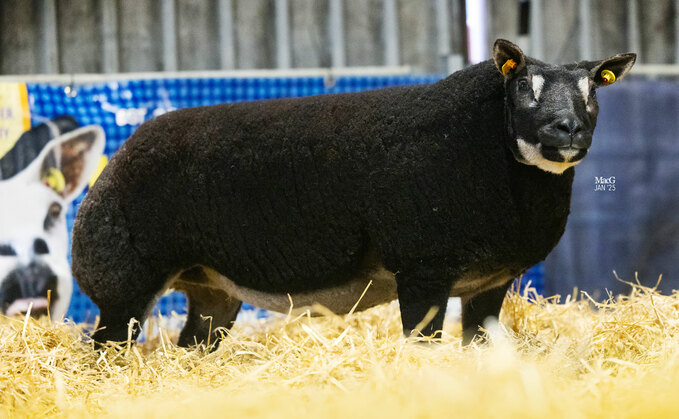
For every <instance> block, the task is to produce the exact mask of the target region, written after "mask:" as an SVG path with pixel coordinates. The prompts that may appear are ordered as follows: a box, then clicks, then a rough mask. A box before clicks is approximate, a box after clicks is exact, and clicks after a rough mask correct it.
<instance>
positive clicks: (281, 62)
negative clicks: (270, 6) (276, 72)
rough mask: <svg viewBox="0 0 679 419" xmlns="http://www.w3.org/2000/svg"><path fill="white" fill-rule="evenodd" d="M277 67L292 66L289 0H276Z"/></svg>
mask: <svg viewBox="0 0 679 419" xmlns="http://www.w3.org/2000/svg"><path fill="white" fill-rule="evenodd" d="M275 5H276V10H275V12H276V67H278V68H290V64H291V62H292V54H291V52H290V24H289V20H288V0H276V3H275Z"/></svg>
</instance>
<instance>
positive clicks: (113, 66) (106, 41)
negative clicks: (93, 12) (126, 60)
mask: <svg viewBox="0 0 679 419" xmlns="http://www.w3.org/2000/svg"><path fill="white" fill-rule="evenodd" d="M99 14H100V16H101V38H102V40H101V71H103V72H104V73H117V72H118V71H120V61H119V59H118V2H117V1H115V0H99Z"/></svg>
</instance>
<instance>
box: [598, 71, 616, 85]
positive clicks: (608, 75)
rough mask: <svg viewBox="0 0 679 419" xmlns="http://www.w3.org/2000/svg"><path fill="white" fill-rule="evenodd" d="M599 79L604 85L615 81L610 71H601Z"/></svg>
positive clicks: (613, 74)
mask: <svg viewBox="0 0 679 419" xmlns="http://www.w3.org/2000/svg"><path fill="white" fill-rule="evenodd" d="M601 78H602V79H603V81H604V83H606V84H611V83H613V82H614V81H615V73H614V72H612V71H611V70H601Z"/></svg>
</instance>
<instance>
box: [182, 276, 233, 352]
mask: <svg viewBox="0 0 679 419" xmlns="http://www.w3.org/2000/svg"><path fill="white" fill-rule="evenodd" d="M180 289H181V290H182V291H183V292H184V293H185V294H186V296H187V300H188V301H187V302H188V306H189V310H188V311H189V312H188V315H187V319H186V324H185V325H184V328H183V329H182V331H181V333H180V335H179V340H178V342H177V345H179V346H184V347H189V346H191V345H195V344H198V343H204V344H206V345H207V344H208V343H216V344H219V342H220V340H221V337H222V332H220V331H219V330H215V329H218V328H225V329H230V328H231V326H233V322H234V321H235V320H236V316H237V315H238V311H239V310H240V306H241V301H240V300H237V299H235V298H233V297H231V296H229V295H228V294H227V293H225V292H224V291H222V290H219V289H214V288H209V287H204V286H199V285H193V286H185V287H183V288H180ZM216 346H217V345H215V347H216Z"/></svg>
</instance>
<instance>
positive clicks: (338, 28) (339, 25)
mask: <svg viewBox="0 0 679 419" xmlns="http://www.w3.org/2000/svg"><path fill="white" fill-rule="evenodd" d="M677 1H679V0H677ZM329 15H330V43H331V47H330V49H331V57H332V60H331V62H332V66H333V67H344V65H345V63H346V55H345V49H344V3H343V2H342V0H330V12H329Z"/></svg>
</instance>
